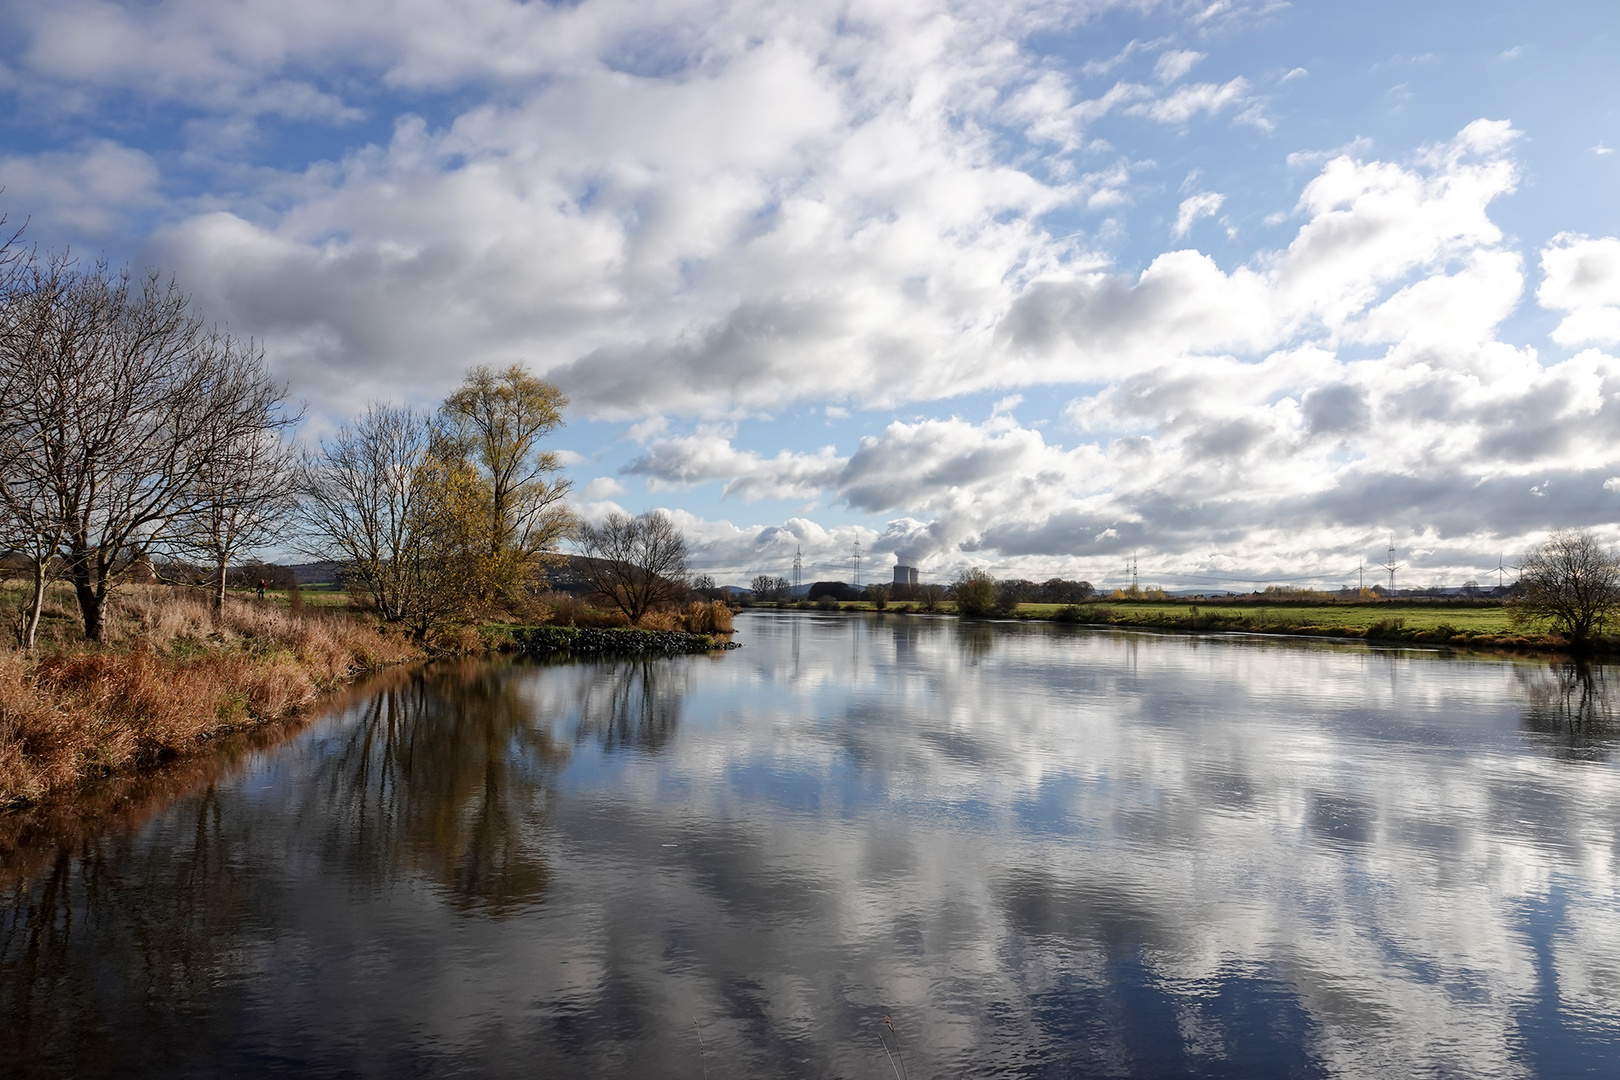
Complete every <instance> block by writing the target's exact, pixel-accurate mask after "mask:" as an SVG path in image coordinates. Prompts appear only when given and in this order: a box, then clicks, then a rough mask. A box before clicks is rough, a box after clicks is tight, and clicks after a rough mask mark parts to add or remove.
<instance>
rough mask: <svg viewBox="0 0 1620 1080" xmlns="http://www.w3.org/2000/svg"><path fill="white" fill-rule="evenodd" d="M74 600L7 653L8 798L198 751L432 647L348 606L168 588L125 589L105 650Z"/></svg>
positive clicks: (0, 802)
mask: <svg viewBox="0 0 1620 1080" xmlns="http://www.w3.org/2000/svg"><path fill="white" fill-rule="evenodd" d="M71 601H72V598H71V594H69V593H67V592H66V591H65V590H63V591H60V592H57V593H53V595H52V598H51V602H50V604H49V605H48V607H47V616H48V617H47V619H46V621H45V622H44V624H43V625H42V634H41V645H40V648H38V649H37V650H36V651H35V652H34V653H33V654H25V653H23V652H20V651H18V650H15V649H8V650H5V651H0V807H5V806H15V805H19V804H24V803H29V802H34V801H37V800H38V799H40V798H42V797H44V796H46V795H47V794H49V793H51V792H53V791H57V790H60V789H63V788H66V787H71V786H72V785H74V784H76V783H78V782H79V781H81V780H84V779H87V778H89V777H92V776H99V775H104V774H107V773H110V772H113V771H116V770H119V769H123V768H126V767H128V766H131V765H138V764H142V763H147V762H154V761H160V760H164V759H167V758H172V757H176V756H180V755H184V754H188V753H192V752H195V751H196V750H198V749H200V748H202V747H203V746H204V745H205V744H206V743H207V742H208V740H210V739H212V738H214V737H215V736H218V735H220V734H223V733H225V732H229V731H235V730H240V729H243V728H247V727H252V726H256V725H259V724H263V723H266V722H268V721H272V720H277V719H280V718H282V717H285V716H288V715H290V714H292V713H294V712H296V711H298V710H299V709H301V708H304V707H305V706H307V705H309V704H310V703H312V702H313V701H315V700H316V699H317V698H318V697H319V696H320V695H322V694H324V693H326V692H328V691H330V690H332V689H335V688H336V687H339V686H341V685H343V684H344V683H345V682H347V681H349V680H350V679H352V678H354V677H355V676H356V675H358V674H360V673H363V672H366V671H370V670H374V669H377V668H380V667H383V666H385V665H388V664H394V663H400V662H404V661H408V660H414V659H419V658H421V657H422V656H423V655H424V654H423V653H422V651H421V650H420V649H418V648H417V647H416V646H414V645H412V644H410V643H409V642H407V641H405V640H404V639H403V638H401V637H399V636H398V635H396V634H390V633H387V632H385V631H384V630H383V629H381V628H380V627H379V626H377V625H376V624H375V623H373V622H371V621H369V620H366V619H364V618H360V617H356V616H353V615H350V614H348V613H346V612H337V611H317V610H312V609H309V608H304V609H303V610H298V611H294V610H291V609H290V608H289V607H288V606H287V605H286V604H283V603H276V602H274V601H270V600H266V601H262V602H261V601H257V600H252V599H241V598H237V597H231V598H228V599H227V600H226V603H225V607H224V609H223V610H222V611H220V612H219V613H218V614H217V616H216V614H215V613H214V612H213V611H212V610H211V609H210V607H209V606H208V604H207V602H206V600H204V599H203V598H202V597H200V596H198V595H196V594H194V593H188V592H185V591H181V590H175V589H170V588H168V587H165V586H145V587H132V588H129V589H127V590H125V591H123V592H121V593H119V594H117V596H116V597H115V598H114V599H113V601H112V605H111V610H110V613H109V614H110V618H109V624H108V633H107V640H106V642H105V643H104V644H102V645H100V646H92V645H89V644H87V643H85V642H83V640H82V639H75V637H74V632H73V626H74V623H73V614H74V613H73V611H72V609H71V606H70V605H71Z"/></svg>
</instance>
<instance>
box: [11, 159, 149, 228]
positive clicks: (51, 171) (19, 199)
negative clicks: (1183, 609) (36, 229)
mask: <svg viewBox="0 0 1620 1080" xmlns="http://www.w3.org/2000/svg"><path fill="white" fill-rule="evenodd" d="M158 186H159V173H158V168H157V164H156V163H155V162H154V161H153V160H152V158H151V155H149V154H147V153H146V152H145V151H142V150H138V149H135V148H133V147H129V146H125V145H123V144H121V143H117V142H114V141H112V140H111V139H89V140H85V141H84V142H81V143H80V144H79V145H78V146H76V147H75V148H73V149H72V150H67V151H45V152H42V153H37V154H8V155H5V156H3V157H0V188H4V190H5V196H4V197H5V200H6V202H7V204H8V205H11V206H19V205H20V206H25V207H28V208H29V210H30V211H31V212H32V213H33V214H34V215H37V216H38V217H39V218H40V219H41V220H42V221H44V222H47V223H49V224H52V225H55V226H58V227H60V228H63V229H66V230H70V231H73V232H77V233H80V234H84V235H89V236H92V237H103V236H106V235H107V234H108V233H110V232H112V231H114V230H115V229H118V228H121V227H123V226H124V225H125V224H126V223H127V221H128V216H129V214H130V213H131V212H133V211H138V210H143V209H147V208H150V207H153V206H155V205H157V204H158V203H159V201H160V200H159V193H158Z"/></svg>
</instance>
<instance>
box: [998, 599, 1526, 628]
mask: <svg viewBox="0 0 1620 1080" xmlns="http://www.w3.org/2000/svg"><path fill="white" fill-rule="evenodd" d="M1059 606H1060V605H1058V604H1020V605H1018V615H1019V616H1020V617H1021V618H1036V619H1045V618H1051V617H1052V615H1053V614H1054V613H1055V612H1056V611H1057V610H1058V608H1059ZM1081 607H1082V608H1083V609H1084V608H1093V609H1103V608H1106V609H1108V610H1110V611H1112V612H1113V617H1114V621H1116V622H1120V621H1124V620H1127V619H1136V618H1140V619H1141V620H1142V621H1144V622H1149V623H1155V622H1160V621H1169V620H1175V619H1183V618H1185V617H1187V616H1188V615H1189V614H1190V613H1191V611H1192V609H1193V608H1197V609H1198V611H1199V613H1200V614H1203V615H1221V616H1231V617H1234V618H1239V619H1243V620H1245V621H1249V622H1253V623H1256V624H1258V625H1276V626H1316V627H1324V628H1326V627H1336V626H1342V627H1346V628H1348V629H1354V630H1365V629H1367V627H1369V626H1372V625H1373V624H1374V623H1378V622H1386V621H1388V620H1390V619H1401V620H1404V622H1405V625H1406V627H1407V628H1408V629H1411V630H1419V631H1422V630H1433V629H1436V628H1438V627H1441V626H1450V627H1452V628H1453V629H1455V630H1457V631H1460V632H1463V633H1473V634H1511V633H1515V632H1517V628H1515V627H1514V625H1513V623H1512V621H1511V620H1510V619H1509V618H1508V613H1507V611H1506V610H1505V609H1503V608H1502V607H1501V606H1499V605H1497V606H1491V607H1471V606H1470V607H1462V606H1459V607H1444V606H1437V605H1434V604H1402V603H1398V602H1397V603H1390V604H1289V605H1281V604H1279V605H1272V604H1222V603H1215V604H1209V603H1205V604H1186V603H1164V602H1157V603H1155V602H1151V601H1135V602H1133V601H1129V600H1125V601H1119V600H1099V601H1096V602H1094V603H1091V604H1083V605H1081Z"/></svg>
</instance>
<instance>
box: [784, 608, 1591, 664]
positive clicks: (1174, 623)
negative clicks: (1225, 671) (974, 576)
mask: <svg viewBox="0 0 1620 1080" xmlns="http://www.w3.org/2000/svg"><path fill="white" fill-rule="evenodd" d="M778 606H779V607H782V608H796V607H798V606H799V605H791V604H789V605H778ZM838 610H842V611H875V610H876V608H875V607H874V606H873V605H872V604H871V603H868V602H861V603H844V604H840V605H839V606H838ZM885 611H886V613H887V614H892V615H920V614H943V615H953V616H955V615H958V614H959V613H958V612H957V610H956V605H955V604H953V603H950V602H949V601H946V602H941V603H939V604H938V605H936V608H935V610H934V611H933V612H927V611H925V610H924V609H923V608H922V607H921V606H920V605H917V604H910V603H891V604H889V605H887V606H886V608H885ZM996 617H998V618H1006V619H1018V620H1022V621H1033V622H1055V623H1064V624H1071V625H1079V626H1108V627H1117V628H1119V629H1137V630H1160V631H1169V632H1181V633H1222V632H1224V633H1246V634H1276V635H1279V636H1290V637H1317V638H1349V639H1361V640H1364V641H1370V642H1380V643H1390V644H1413V645H1443V646H1448V647H1454V648H1468V649H1496V650H1502V651H1507V652H1544V653H1567V652H1568V651H1569V642H1568V640H1566V639H1565V638H1564V637H1562V636H1560V635H1558V634H1553V633H1546V632H1544V631H1540V630H1537V629H1535V628H1532V627H1526V626H1520V625H1515V623H1514V622H1513V619H1512V616H1511V615H1510V613H1509V612H1508V611H1507V609H1506V608H1504V607H1503V606H1502V605H1501V604H1500V603H1494V604H1493V603H1458V604H1446V603H1425V602H1406V603H1403V602H1400V601H1393V602H1375V603H1346V604H1304V603H1297V602H1296V603H1277V604H1271V603H1253V602H1250V603H1243V602H1237V603H1234V602H1230V601H1215V602H1209V601H1201V602H1186V601H1173V600H1156V601H1155V600H1098V601H1094V602H1092V603H1088V604H1070V605H1059V604H1020V605H1018V607H1017V608H1016V609H1015V610H1014V611H1012V612H1009V613H1007V614H1004V615H1000V616H996ZM1592 654H1594V655H1602V656H1616V655H1620V638H1615V637H1602V638H1599V639H1597V640H1596V641H1595V642H1593V646H1592Z"/></svg>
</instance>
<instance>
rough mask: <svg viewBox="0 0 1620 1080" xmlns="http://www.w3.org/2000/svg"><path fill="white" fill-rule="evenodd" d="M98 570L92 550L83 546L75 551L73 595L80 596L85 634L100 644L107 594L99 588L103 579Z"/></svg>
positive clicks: (88, 638)
mask: <svg viewBox="0 0 1620 1080" xmlns="http://www.w3.org/2000/svg"><path fill="white" fill-rule="evenodd" d="M75 546H77V545H75ZM96 570H97V567H96V566H95V565H94V564H93V563H92V562H91V556H90V552H88V551H84V550H83V549H82V548H81V549H80V550H78V551H75V552H74V553H73V565H72V567H71V576H72V578H73V595H74V596H75V597H77V598H78V601H79V614H80V615H81V616H83V618H84V636H85V638H86V639H87V640H89V641H94V642H96V643H97V644H99V643H100V642H101V631H102V621H101V615H102V611H101V601H102V598H103V596H105V595H106V594H105V593H104V592H103V591H102V590H101V589H99V588H97V586H98V585H100V584H101V581H100V580H99V578H100V575H99V574H97V573H96Z"/></svg>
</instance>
